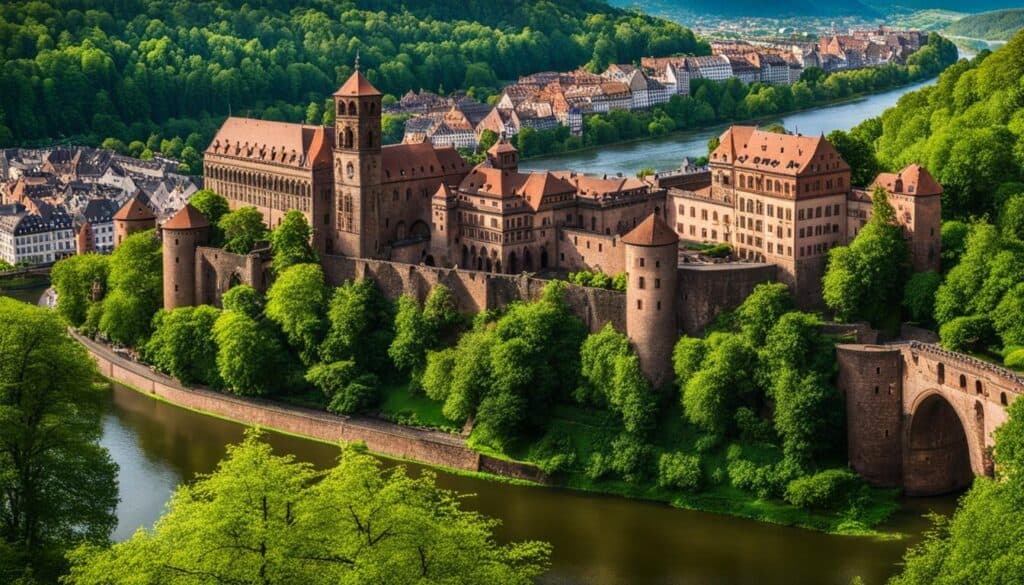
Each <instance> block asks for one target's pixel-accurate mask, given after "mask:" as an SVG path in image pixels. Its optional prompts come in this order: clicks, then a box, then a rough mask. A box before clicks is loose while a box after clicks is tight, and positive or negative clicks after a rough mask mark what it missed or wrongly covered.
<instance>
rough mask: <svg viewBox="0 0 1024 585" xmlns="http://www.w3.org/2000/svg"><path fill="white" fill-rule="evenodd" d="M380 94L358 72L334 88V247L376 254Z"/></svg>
mask: <svg viewBox="0 0 1024 585" xmlns="http://www.w3.org/2000/svg"><path fill="white" fill-rule="evenodd" d="M380 110H381V93H380V92H379V91H377V88H375V87H373V85H372V84H371V83H370V82H369V81H368V80H367V79H366V78H365V77H363V74H362V73H361V72H360V71H359V59H358V58H357V59H356V70H355V73H353V74H352V76H351V77H349V78H348V81H346V82H345V84H344V85H342V86H341V88H339V89H338V91H336V92H334V111H335V116H334V120H335V122H334V129H335V132H336V136H335V141H334V200H335V201H334V214H335V222H334V227H335V231H336V233H337V238H336V240H337V242H338V246H337V248H336V251H337V252H338V253H340V254H344V255H345V256H353V257H360V258H365V257H374V256H377V255H378V250H379V248H380V243H381V242H380V234H379V233H378V229H379V228H378V226H379V222H378V220H377V217H378V215H379V207H380V201H379V198H380V193H381V144H380V141H381V112H380Z"/></svg>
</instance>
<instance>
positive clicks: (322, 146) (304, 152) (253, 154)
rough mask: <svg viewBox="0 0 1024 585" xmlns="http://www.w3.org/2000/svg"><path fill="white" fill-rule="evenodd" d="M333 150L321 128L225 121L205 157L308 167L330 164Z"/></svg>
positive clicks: (331, 141) (330, 138) (330, 139)
mask: <svg viewBox="0 0 1024 585" xmlns="http://www.w3.org/2000/svg"><path fill="white" fill-rule="evenodd" d="M333 147H334V134H333V133H332V132H329V131H328V130H327V129H326V128H324V127H323V126H310V125H306V124H291V123H288V122H272V121H270V120H255V119H252V118H228V119H227V120H225V121H224V124H223V125H222V126H221V127H220V130H217V134H216V135H215V136H214V137H213V141H212V142H210V146H209V147H207V149H206V154H219V155H225V156H231V157H238V158H245V159H248V160H254V161H264V162H272V163H278V164H286V165H288V166H292V167H301V168H310V167H312V166H314V165H316V164H330V162H331V160H330V155H331V149H332V148H333Z"/></svg>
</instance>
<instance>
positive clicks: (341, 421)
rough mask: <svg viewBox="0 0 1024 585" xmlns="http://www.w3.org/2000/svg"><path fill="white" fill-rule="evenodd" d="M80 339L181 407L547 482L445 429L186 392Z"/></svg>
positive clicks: (115, 374) (121, 377) (120, 377)
mask: <svg viewBox="0 0 1024 585" xmlns="http://www.w3.org/2000/svg"><path fill="white" fill-rule="evenodd" d="M74 336H75V338H76V339H77V340H78V341H79V342H81V343H82V344H83V345H84V346H85V347H86V349H87V350H88V351H89V354H90V355H91V356H92V358H93V360H94V361H95V362H96V365H97V367H98V369H99V372H100V373H101V374H102V375H104V376H106V377H107V378H109V379H111V380H114V381H116V382H120V383H122V384H126V385H128V386H132V387H133V388H135V389H137V390H139V391H141V392H144V393H146V394H150V395H153V396H157V397H160V398H162V399H164V400H167V401H168V402H171V403H172V404H176V405H178V406H182V407H185V408H189V409H193V410H197V411H200V412H204V413H207V414H212V415H216V416H220V417H224V418H227V419H230V420H234V421H238V422H240V423H244V424H248V425H257V426H262V427H266V428H269V429H275V430H279V431H283V432H287V433H292V434H296V435H301V436H305V437H310V438H314V439H319V440H322V441H329V442H362V443H365V444H366V446H367V448H368V449H369V450H370V451H373V452H375V453H380V454H383V455H387V456H390V457H397V458H401V459H409V460H414V461H420V462H423V463H427V464H429V465H437V466H441V467H448V468H452V469H461V470H466V471H486V472H489V473H494V474H500V475H504V476H507V477H513V478H516V479H525V480H530V481H538V482H545V481H547V478H546V477H545V476H544V474H543V473H542V472H541V471H540V470H539V469H537V468H536V467H534V466H532V465H528V464H523V463H517V462H508V461H502V462H500V463H499V462H496V460H493V459H491V458H486V459H484V458H483V456H481V455H480V454H479V453H477V452H475V451H473V450H472V449H470V448H469V447H467V446H466V444H465V441H464V440H463V439H462V438H461V437H457V436H454V435H449V434H447V433H442V432H440V431H430V430H424V429H417V428H410V427H403V426H400V425H396V424H392V423H389V422H386V421H381V420H377V419H371V418H365V417H347V416H338V415H334V414H330V413H327V412H322V411H317V410H312V409H307V408H300V407H296V406H290V405H282V404H277V403H273V402H269V401H266V400H259V399H253V398H246V399H243V398H239V397H235V396H230V395H227V394H221V393H219V392H213V391H210V390H207V389H204V388H186V387H184V386H182V385H181V384H179V383H178V382H177V381H175V380H173V379H172V378H169V377H167V376H164V375H161V374H159V373H156V372H154V371H152V370H151V369H149V368H148V367H146V366H145V365H142V364H139V363H137V362H134V361H131V360H129V359H127V358H125V357H122V356H120V355H118V354H116V353H114V352H113V351H112V350H111V349H110V348H109V347H107V346H105V345H102V344H99V343H96V342H94V341H92V340H90V339H87V338H85V337H82V336H79V335H77V334H76V335H74Z"/></svg>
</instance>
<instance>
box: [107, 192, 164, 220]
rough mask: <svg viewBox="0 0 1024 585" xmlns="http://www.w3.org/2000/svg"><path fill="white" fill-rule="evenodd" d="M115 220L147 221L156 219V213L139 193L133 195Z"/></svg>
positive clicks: (115, 216)
mask: <svg viewBox="0 0 1024 585" xmlns="http://www.w3.org/2000/svg"><path fill="white" fill-rule="evenodd" d="M114 219H115V220H121V221H145V220H155V219H156V214H155V213H153V210H152V209H150V208H149V206H148V205H146V204H145V203H143V202H142V199H141V198H139V196H138V195H136V196H135V197H132V198H131V200H129V201H128V203H125V204H124V207H122V208H121V209H120V210H119V211H118V212H117V213H116V214H115V215H114Z"/></svg>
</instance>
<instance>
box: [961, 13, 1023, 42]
mask: <svg viewBox="0 0 1024 585" xmlns="http://www.w3.org/2000/svg"><path fill="white" fill-rule="evenodd" d="M1021 29H1024V8H1014V9H1012V10H997V11H995V12H983V13H981V14H974V15H971V16H967V17H965V18H962V19H960V20H958V21H956V22H954V23H953V24H951V25H949V26H947V27H946V31H945V32H946V34H950V35H956V36H961V37H971V38H975V39H986V40H989V41H1005V40H1009V39H1010V37H1012V36H1013V35H1015V34H1017V31H1019V30H1021Z"/></svg>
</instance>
